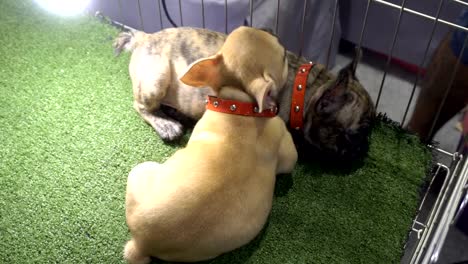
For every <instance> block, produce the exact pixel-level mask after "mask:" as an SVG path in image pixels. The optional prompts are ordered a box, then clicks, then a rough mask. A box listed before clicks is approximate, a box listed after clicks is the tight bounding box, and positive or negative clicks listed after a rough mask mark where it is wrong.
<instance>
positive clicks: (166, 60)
mask: <svg viewBox="0 0 468 264" xmlns="http://www.w3.org/2000/svg"><path fill="white" fill-rule="evenodd" d="M225 38H226V36H225V35H224V34H222V33H218V32H214V31H209V30H205V29H196V28H171V29H165V30H162V31H159V32H157V33H153V34H146V33H143V32H141V31H134V32H123V33H120V34H119V36H118V37H117V38H116V40H115V42H114V48H115V51H116V54H119V53H120V52H121V51H122V50H127V51H131V52H132V58H131V60H132V61H131V65H130V71H131V72H135V71H140V73H139V75H140V76H143V77H142V80H143V81H148V80H149V81H151V80H153V81H154V86H153V87H158V90H161V86H162V85H164V86H165V87H164V88H165V89H163V90H164V91H166V92H165V93H164V95H163V96H158V97H157V98H156V97H154V96H152V95H154V90H152V89H149V90H148V91H146V90H142V89H139V90H138V89H137V88H135V87H138V86H136V85H135V84H134V99H135V107H137V108H138V109H137V111H138V112H139V113H140V115H142V117H143V118H144V119H145V121H147V122H148V123H149V124H151V125H152V126H153V128H154V129H155V130H156V132H157V133H158V134H159V135H160V136H161V138H162V139H163V140H166V141H171V140H177V139H179V138H180V137H181V136H182V135H183V130H184V129H183V128H184V126H183V125H182V124H181V122H183V123H184V124H185V123H186V122H185V121H187V120H188V119H194V120H198V119H199V118H200V117H201V115H202V114H203V112H204V99H203V98H206V96H207V95H214V94H215V92H214V91H213V90H212V89H209V88H203V89H194V88H192V87H189V86H186V85H184V84H182V83H181V82H180V80H179V78H180V77H181V75H182V74H183V73H184V71H185V69H186V67H187V66H188V65H189V64H191V63H192V62H193V61H195V60H197V59H200V58H204V57H208V56H211V55H213V54H215V53H216V52H218V50H219V49H220V47H221V45H222V44H223V42H224V40H225ZM286 57H287V60H288V65H289V67H288V80H287V82H286V85H285V86H284V87H283V88H282V89H281V91H280V93H279V94H278V98H277V100H278V105H279V113H278V115H279V116H280V117H281V118H282V119H283V120H284V121H285V122H286V123H287V124H288V123H289V114H290V112H289V111H290V105H291V96H292V89H293V83H294V78H295V76H296V73H297V70H298V67H299V65H301V64H304V63H308V61H307V60H306V59H305V58H303V57H298V56H297V55H295V54H294V53H292V52H289V51H287V53H286ZM253 59H254V58H253ZM358 60H359V56H356V57H355V58H354V60H353V61H352V62H351V63H350V64H349V65H348V66H346V67H344V68H343V69H341V70H340V71H339V73H338V75H337V76H334V75H333V74H332V73H330V72H328V71H327V70H326V69H325V67H324V66H323V65H321V64H315V65H314V67H313V68H312V70H311V72H310V74H309V77H308V80H307V88H306V93H305V104H304V116H303V120H304V127H303V130H302V131H295V130H293V129H292V130H291V132H292V134H293V136H294V141H295V143H296V145H297V148H298V151H299V154H300V155H301V156H302V157H304V156H306V157H307V156H311V155H313V154H316V153H317V154H318V155H313V156H314V157H322V158H323V157H326V158H330V159H332V160H334V161H338V160H340V161H353V160H356V159H358V158H361V157H363V156H364V155H365V154H366V153H367V149H368V143H369V142H368V141H369V133H370V126H371V121H372V120H373V119H374V117H375V109H374V105H373V102H372V100H371V98H370V96H369V94H368V93H367V91H366V90H365V89H364V87H363V86H362V85H361V84H360V83H359V81H358V80H357V78H356V76H355V74H354V73H355V71H356V66H357V62H358ZM140 61H141V62H142V63H139V62H140ZM151 61H153V62H152V63H153V64H154V65H155V66H154V68H153V69H151V66H150V67H148V66H142V67H140V68H139V69H137V67H139V66H138V65H143V64H146V65H148V63H149V62H150V64H151ZM143 62H144V63H143ZM132 65H133V67H132ZM135 65H136V66H135ZM163 66H164V67H163ZM155 76H156V77H158V78H155ZM135 89H137V90H135ZM155 89H156V88H155ZM191 123H192V125H193V122H191Z"/></svg>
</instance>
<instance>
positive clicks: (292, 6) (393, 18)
mask: <svg viewBox="0 0 468 264" xmlns="http://www.w3.org/2000/svg"><path fill="white" fill-rule="evenodd" d="M308 1H309V2H308V13H307V16H306V25H305V28H306V29H305V31H306V33H307V34H306V37H305V43H304V52H303V55H304V56H305V57H306V58H308V59H311V60H314V61H318V62H321V63H325V61H326V57H325V54H326V51H327V47H328V43H329V39H330V34H331V22H332V19H331V18H332V12H333V2H334V1H329V0H308ZM389 1H390V2H393V3H395V4H401V1H399V0H389ZM439 1H440V0H408V1H407V7H408V8H411V9H414V10H417V11H419V12H423V13H425V14H428V15H432V16H435V14H436V10H437V6H438V3H439ZM119 2H120V3H121V7H122V9H121V10H120V9H119ZM166 2H167V5H168V11H169V13H170V15H171V17H172V19H173V20H174V21H175V22H176V23H177V24H178V25H180V16H179V1H178V0H167V1H166ZM227 2H228V19H227V21H228V28H227V31H228V32H230V31H231V30H232V29H234V28H235V27H237V26H239V25H242V24H243V23H244V20H246V21H249V17H248V15H249V0H228V1H227ZM138 3H139V5H140V9H141V18H142V22H143V24H142V23H141V21H140V17H139V8H138ZM181 3H182V14H183V15H182V16H183V22H184V23H183V24H184V25H185V26H194V27H202V8H201V0H181ZM302 3H303V1H299V0H282V1H281V8H280V10H282V13H281V14H280V27H279V29H280V30H279V31H280V32H279V35H280V39H281V42H282V43H283V44H284V45H285V46H286V47H287V48H288V49H290V50H292V51H294V52H298V49H299V46H300V44H299V43H298V40H299V32H300V24H301V21H300V20H301V19H300V18H301V16H302V5H303V4H302ZM366 4H367V0H339V5H340V8H339V17H338V19H337V22H336V23H337V26H336V28H335V31H336V32H335V34H336V36H335V37H334V38H335V42H334V44H333V48H332V54H331V60H330V64H331V65H333V64H334V56H335V52H336V50H337V40H338V39H339V37H340V36H341V37H342V38H343V39H346V40H349V41H351V42H354V43H357V42H358V40H359V36H360V33H361V28H362V23H363V20H364V13H365V8H366ZM276 5H277V1H276V0H254V15H253V24H254V26H269V27H272V28H274V27H275V16H276ZM204 6H205V26H206V27H207V28H209V29H212V30H216V31H220V32H225V10H224V1H223V0H204ZM161 7H162V5H161ZM462 7H463V6H462V5H460V4H458V3H455V2H453V1H452V0H445V5H444V7H443V9H442V12H441V18H442V19H445V20H448V21H451V22H455V20H456V17H457V15H458V13H459V12H460V11H461V9H462ZM91 9H92V10H94V11H96V10H99V11H101V12H102V13H103V14H104V15H106V16H109V17H110V18H112V19H113V20H116V21H118V22H121V23H123V24H125V25H128V26H130V27H133V28H136V29H140V30H144V31H146V32H156V31H159V30H161V29H163V28H167V27H172V25H171V24H170V23H169V21H168V19H167V18H166V16H165V15H164V12H163V10H159V5H158V0H139V1H136V0H120V1H119V0H113V1H109V0H93V1H92V4H91ZM161 9H162V8H161ZM268 13H269V14H268ZM159 14H162V25H161V22H160V21H161V18H160V15H159ZM324 14H325V15H324ZM398 14H399V10H397V9H393V8H390V7H387V6H384V5H382V4H379V3H375V2H373V3H372V4H371V6H370V9H369V15H368V22H367V28H366V31H365V34H364V38H363V47H366V48H369V49H372V50H375V51H378V52H381V53H384V54H387V53H388V52H389V49H390V45H391V42H392V37H393V33H394V30H395V26H396V22H397V19H398ZM432 23H433V22H432V21H431V20H428V19H425V18H421V17H418V16H415V15H413V14H408V13H404V14H403V17H402V20H401V26H400V31H399V34H398V38H397V41H396V44H395V49H394V53H393V56H394V57H396V58H399V59H401V60H403V61H405V62H408V63H411V64H415V65H419V64H420V63H421V61H422V58H423V54H424V50H425V47H426V45H427V43H428V41H429V36H430V33H431V30H432ZM449 29H450V27H448V26H446V25H443V24H440V23H439V24H438V26H437V29H436V32H435V34H434V38H433V40H432V42H431V48H430V50H429V56H430V55H431V54H432V52H433V50H434V49H435V47H437V45H438V43H439V42H440V40H441V39H442V37H443V36H444V35H445V34H446V33H447V32H448V31H449ZM428 60H429V58H427V59H426V63H427V61H428Z"/></svg>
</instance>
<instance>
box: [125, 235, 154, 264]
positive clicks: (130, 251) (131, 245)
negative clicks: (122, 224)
mask: <svg viewBox="0 0 468 264" xmlns="http://www.w3.org/2000/svg"><path fill="white" fill-rule="evenodd" d="M124 258H125V260H127V262H128V263H131V264H148V263H150V262H151V258H150V256H148V255H145V254H143V253H142V252H141V251H140V250H139V249H138V248H137V247H136V246H135V241H134V240H133V239H132V240H130V241H128V242H127V244H126V245H125V248H124Z"/></svg>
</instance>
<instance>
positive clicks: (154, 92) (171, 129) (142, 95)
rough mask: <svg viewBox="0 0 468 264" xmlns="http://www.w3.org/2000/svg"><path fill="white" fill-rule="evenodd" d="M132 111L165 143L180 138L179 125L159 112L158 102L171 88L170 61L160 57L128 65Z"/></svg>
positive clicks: (159, 103) (153, 56)
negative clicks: (132, 99)
mask: <svg viewBox="0 0 468 264" xmlns="http://www.w3.org/2000/svg"><path fill="white" fill-rule="evenodd" d="M130 72H131V75H132V83H133V98H134V104H133V106H134V108H135V110H136V111H137V112H138V113H139V114H140V115H141V117H142V118H143V119H144V120H145V121H146V122H148V124H150V125H151V126H152V127H153V128H154V130H155V131H156V133H158V134H159V136H160V137H161V139H163V140H164V141H173V140H177V139H179V138H180V137H182V135H183V133H184V129H183V126H182V124H180V123H179V122H177V121H176V120H174V119H171V118H169V117H168V116H167V115H165V114H164V113H163V112H162V111H160V110H159V107H160V105H161V102H162V101H163V99H164V98H165V96H166V93H167V90H168V89H169V87H170V85H171V67H170V64H169V61H167V60H164V59H162V58H161V56H155V55H147V54H145V57H144V59H141V60H139V64H136V62H135V63H133V61H132V62H131V65H130Z"/></svg>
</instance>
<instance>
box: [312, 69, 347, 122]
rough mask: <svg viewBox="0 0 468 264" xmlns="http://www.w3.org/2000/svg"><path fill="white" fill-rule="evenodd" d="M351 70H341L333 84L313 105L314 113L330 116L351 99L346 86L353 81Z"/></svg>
mask: <svg viewBox="0 0 468 264" xmlns="http://www.w3.org/2000/svg"><path fill="white" fill-rule="evenodd" d="M349 69H351V68H348V67H345V68H344V69H342V70H341V71H340V72H339V74H338V77H337V78H336V80H335V81H334V82H332V83H331V84H330V86H329V87H328V88H326V90H325V91H324V92H323V94H322V96H320V98H319V99H318V100H317V102H316V103H315V112H316V113H318V114H324V115H330V114H333V113H336V112H338V110H339V109H340V108H341V107H343V106H344V105H345V104H346V103H347V102H348V101H349V100H351V99H352V97H351V95H350V94H349V93H348V85H349V83H350V82H351V81H352V79H353V72H352V71H351V70H349Z"/></svg>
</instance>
